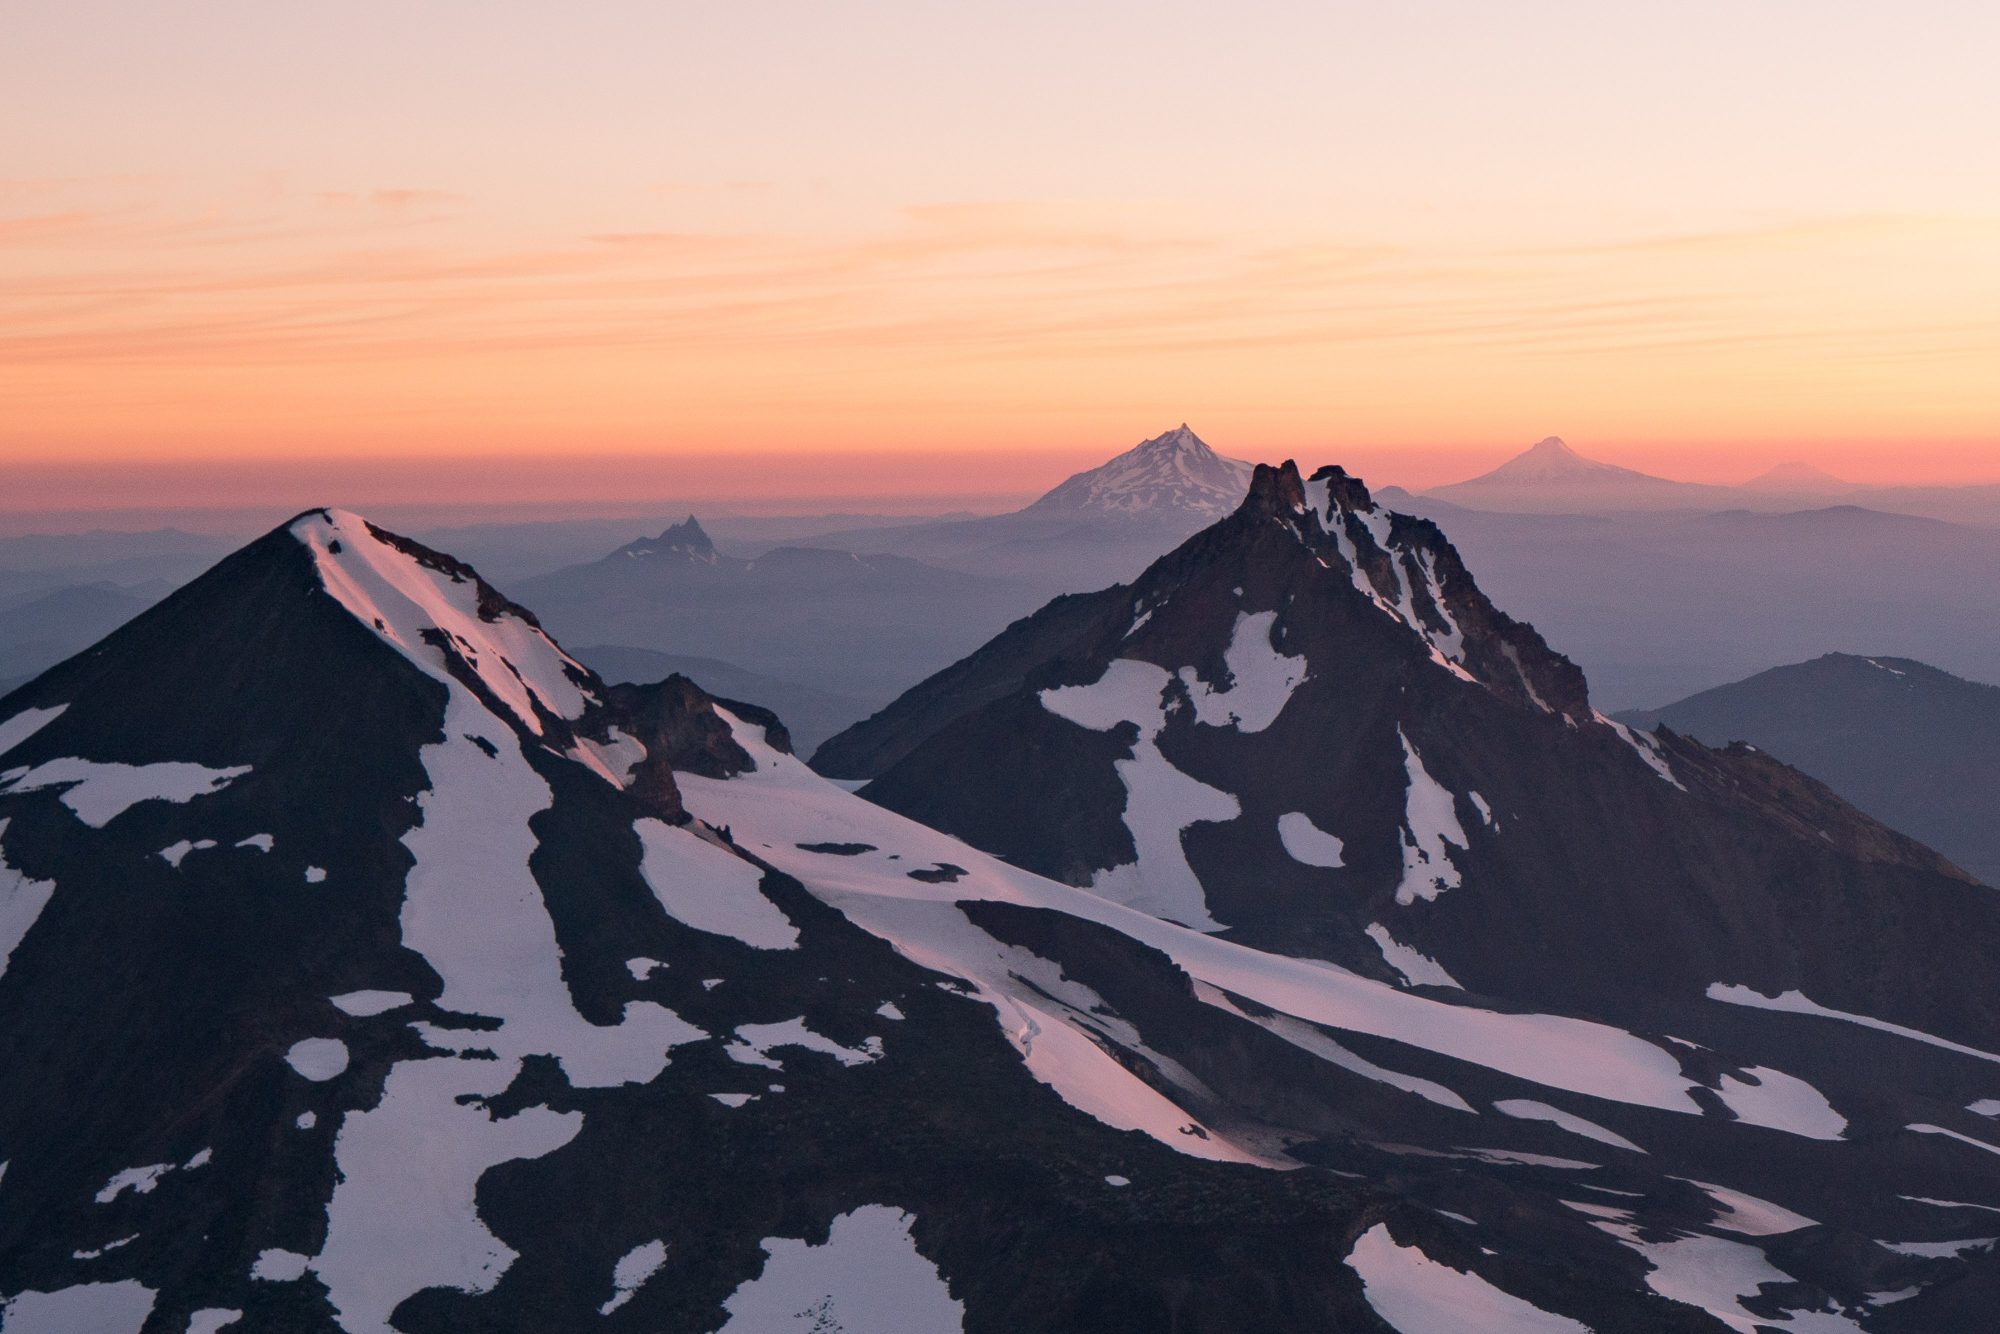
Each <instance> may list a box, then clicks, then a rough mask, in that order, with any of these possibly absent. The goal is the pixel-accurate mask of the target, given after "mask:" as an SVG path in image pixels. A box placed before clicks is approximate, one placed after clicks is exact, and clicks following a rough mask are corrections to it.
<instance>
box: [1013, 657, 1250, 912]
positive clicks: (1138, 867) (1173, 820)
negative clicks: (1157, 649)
mask: <svg viewBox="0 0 2000 1334" xmlns="http://www.w3.org/2000/svg"><path fill="white" fill-rule="evenodd" d="M1170 679H1171V678H1170V677H1169V676H1168V674H1167V670H1166V668H1164V667H1156V666H1154V665H1153V664H1152V663H1149V662H1137V661H1134V660H1133V659H1130V658H1119V659H1117V660H1116V661H1114V662H1113V663H1112V664H1111V665H1110V666H1109V667H1107V668H1105V671H1104V675H1103V676H1101V677H1100V678H1098V680H1097V681H1096V682H1095V683H1094V684H1092V685H1082V686H1058V687H1055V688H1053V689H1049V690H1044V691H1042V693H1041V701H1042V707H1043V708H1046V709H1047V710H1048V711H1049V712H1050V713H1053V714H1055V715H1056V716H1057V717H1060V718H1067V719H1069V721H1071V722H1073V723H1075V724H1077V725H1078V726H1079V727H1087V728H1089V729H1090V730H1092V731H1097V732H1103V731H1109V730H1110V729H1112V728H1114V727H1117V726H1119V725H1121V724H1123V723H1127V722H1130V723H1133V724H1136V725H1137V727H1138V728H1139V739H1138V740H1137V741H1135V742H1133V744H1132V758H1131V759H1128V760H1119V761H1118V762H1117V764H1116V766H1115V767H1116V768H1117V771H1118V777H1119V779H1120V781H1122V782H1123V783H1124V785H1125V828H1126V830H1127V832H1129V833H1130V834H1131V836H1132V846H1133V848H1134V849H1135V850H1136V853H1137V855H1136V856H1135V857H1134V859H1133V860H1132V861H1130V862H1127V863H1126V864H1124V865H1122V866H1114V867H1111V868H1110V869H1108V870H1103V871H1099V872H1098V873H1097V875H1096V876H1095V877H1094V878H1093V879H1092V881H1091V886H1090V887H1091V890H1092V891H1093V892H1095V893H1097V894H1100V895H1102V896H1103V897H1105V898H1107V899H1110V900H1112V901H1113V902H1116V903H1123V904H1125V905H1127V906H1128V907H1132V908H1136V909H1138V910H1139V911H1141V912H1147V913H1151V914H1152V915H1154V916H1155V917H1164V918H1166V919H1167V920H1168V921H1170V922H1178V923H1180V924H1181V925H1183V926H1188V927H1192V928H1194V929H1196V930H1199V931H1220V930H1222V923H1221V922H1218V921H1216V920H1215V918H1213V917H1211V916H1210V915H1209V912H1208V898H1207V896H1206V895H1205V894H1204V893H1203V892H1202V887H1201V881H1200V880H1198V879H1197V878H1196V877H1195V873H1194V868H1192V867H1191V866H1189V865H1188V860H1187V852H1186V850H1185V849H1184V848H1183V847H1182V846H1181V835H1182V833H1183V832H1185V831H1186V830H1187V828H1188V827H1189V826H1190V825H1193V824H1197V823H1200V822H1202V821H1217V820H1233V819H1235V818H1236V817H1237V816H1238V815H1240V814H1242V807H1241V806H1240V805H1239V804H1238V803H1237V800H1236V798H1235V797H1233V796H1231V795H1229V794H1228V793H1227V792H1222V791H1218V790H1217V789H1215V788H1212V787H1210V786H1208V785H1207V784H1206V783H1202V782H1198V781H1197V780H1195V779H1193V778H1190V777H1188V776H1187V775H1186V774H1184V773H1182V772H1181V771H1180V770H1179V769H1176V768H1175V767H1174V766H1173V765H1172V764H1170V763H1168V762H1167V758H1166V756H1164V755H1162V754H1161V753H1160V748H1159V744H1158V741H1159V733H1160V730H1161V729H1162V728H1163V727H1165V726H1166V710H1165V706H1164V705H1163V703H1162V697H1163V695H1164V694H1165V692H1166V689H1167V683H1168V681H1169V680H1170Z"/></svg>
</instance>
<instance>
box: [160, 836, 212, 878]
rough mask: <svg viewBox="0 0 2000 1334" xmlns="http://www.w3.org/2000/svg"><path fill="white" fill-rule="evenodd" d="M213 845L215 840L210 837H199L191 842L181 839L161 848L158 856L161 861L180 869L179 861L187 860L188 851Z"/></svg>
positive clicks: (197, 850) (195, 850)
mask: <svg viewBox="0 0 2000 1334" xmlns="http://www.w3.org/2000/svg"><path fill="white" fill-rule="evenodd" d="M214 846H215V840H214V839H212V838H204V839H200V840H198V841H196V842H193V843H190V842H189V841H188V840H186V839H182V840H181V841H180V842H178V843H170V844H168V845H167V846H166V847H164V848H161V849H160V852H159V857H160V860H161V861H163V862H165V863H166V864H167V865H169V866H171V867H173V868H174V869H175V870H176V871H178V870H180V869H181V863H182V862H183V861H185V860H187V855H188V854H189V853H190V852H199V851H200V850H201V849H203V848H212V847H214Z"/></svg>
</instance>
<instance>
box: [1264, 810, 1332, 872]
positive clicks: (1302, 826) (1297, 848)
mask: <svg viewBox="0 0 2000 1334" xmlns="http://www.w3.org/2000/svg"><path fill="white" fill-rule="evenodd" d="M1278 841H1279V842H1280V843H1283V844H1284V845H1285V853H1286V855H1287V856H1289V857H1290V858H1291V859H1292V860H1293V861H1295V862H1298V863H1299V864H1300V865H1302V866H1325V867H1328V868H1333V867H1340V866H1345V865H1346V864H1347V863H1346V862H1344V861H1342V860H1341V854H1342V853H1343V852H1345V851H1346V848H1345V846H1344V845H1343V844H1342V843H1341V841H1340V839H1339V838H1337V837H1335V836H1334V835H1332V834H1329V833H1327V832H1326V831H1325V830H1324V829H1321V828H1320V827H1319V826H1318V825H1316V824H1314V823H1313V822H1312V817H1311V816H1308V815H1305V814H1303V813H1302V812H1299V811H1286V812H1285V813H1284V814H1283V815H1280V816H1279V817H1278Z"/></svg>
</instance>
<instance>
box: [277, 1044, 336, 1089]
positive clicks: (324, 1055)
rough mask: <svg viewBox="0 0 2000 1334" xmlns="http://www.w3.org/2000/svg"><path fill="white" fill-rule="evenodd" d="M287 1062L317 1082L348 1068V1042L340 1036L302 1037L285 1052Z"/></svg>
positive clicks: (332, 1076)
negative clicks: (343, 1040)
mask: <svg viewBox="0 0 2000 1334" xmlns="http://www.w3.org/2000/svg"><path fill="white" fill-rule="evenodd" d="M285 1064H286V1065H289V1066H291V1067H292V1069H294V1070H296V1071H298V1072H299V1074H300V1075H302V1076H303V1077H305V1078H306V1079H310V1080H312V1081H313V1082H314V1083H315V1084H321V1083H325V1082H326V1081H327V1080H329V1079H332V1078H334V1077H335V1076H336V1075H338V1074H340V1073H341V1072H342V1071H344V1070H346V1069H347V1044H346V1043H345V1042H342V1041H341V1040H340V1039H339V1038H300V1039H299V1040H298V1041H297V1042H294V1043H293V1044H292V1045H291V1047H290V1049H289V1050H287V1051H286V1052H285Z"/></svg>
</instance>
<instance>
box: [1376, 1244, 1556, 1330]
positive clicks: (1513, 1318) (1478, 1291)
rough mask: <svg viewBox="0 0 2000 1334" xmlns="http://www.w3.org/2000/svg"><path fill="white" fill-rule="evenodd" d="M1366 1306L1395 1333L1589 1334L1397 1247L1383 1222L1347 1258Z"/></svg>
mask: <svg viewBox="0 0 2000 1334" xmlns="http://www.w3.org/2000/svg"><path fill="white" fill-rule="evenodd" d="M1347 1264H1348V1267H1349V1268H1351V1269H1353V1270H1354V1272H1355V1273H1357V1274H1359V1275H1360V1276H1361V1289H1362V1294H1363V1295H1364V1296H1365V1297H1367V1299H1368V1305H1369V1306H1371V1307H1373V1308H1374V1310H1375V1313H1376V1314H1377V1315H1379V1316H1381V1317H1382V1319H1383V1320H1384V1321H1385V1322H1386V1323H1387V1324H1388V1325H1389V1327H1390V1328H1391V1329H1394V1330H1396V1331H1397V1334H1472V1331H1477V1332H1478V1334H1591V1331H1590V1329H1589V1328H1588V1327H1587V1326H1584V1325H1580V1324H1578V1323H1577V1322H1576V1321H1574V1320H1571V1319H1570V1318H1569V1317H1567V1316H1560V1315H1556V1314H1554V1313H1552V1312H1549V1311H1544V1310H1543V1309H1542V1308H1541V1307H1539V1306H1535V1305H1533V1304H1532V1303H1529V1302H1524V1301H1522V1300H1521V1299H1520V1298H1519V1297H1516V1296H1514V1295H1513V1294H1512V1293H1509V1292H1503V1291H1502V1290H1500V1289H1499V1288H1496V1287H1494V1286H1493V1285H1492V1284H1491V1283H1488V1282H1487V1281H1486V1280H1485V1279H1483V1278H1481V1277H1479V1275H1477V1274H1472V1273H1463V1272H1461V1271H1459V1270H1456V1269H1452V1268H1450V1267H1449V1266H1446V1265H1441V1264H1439V1263H1438V1262H1437V1261H1435V1260H1433V1259H1431V1258H1430V1257H1429V1256H1428V1255H1425V1254H1424V1253H1423V1251H1421V1250H1420V1249H1418V1248H1417V1247H1415V1246H1402V1245H1398V1244H1397V1242H1396V1239H1395V1238H1394V1237H1392V1236H1390V1235H1389V1228H1388V1225H1387V1224H1384V1223H1377V1224H1376V1225H1375V1226H1374V1227H1372V1228H1370V1229H1368V1231H1366V1232H1364V1233H1362V1234H1361V1237H1360V1239H1359V1240H1358V1241H1356V1242H1355V1243H1354V1249H1353V1250H1352V1251H1350V1252H1349V1253H1348V1256H1347Z"/></svg>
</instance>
